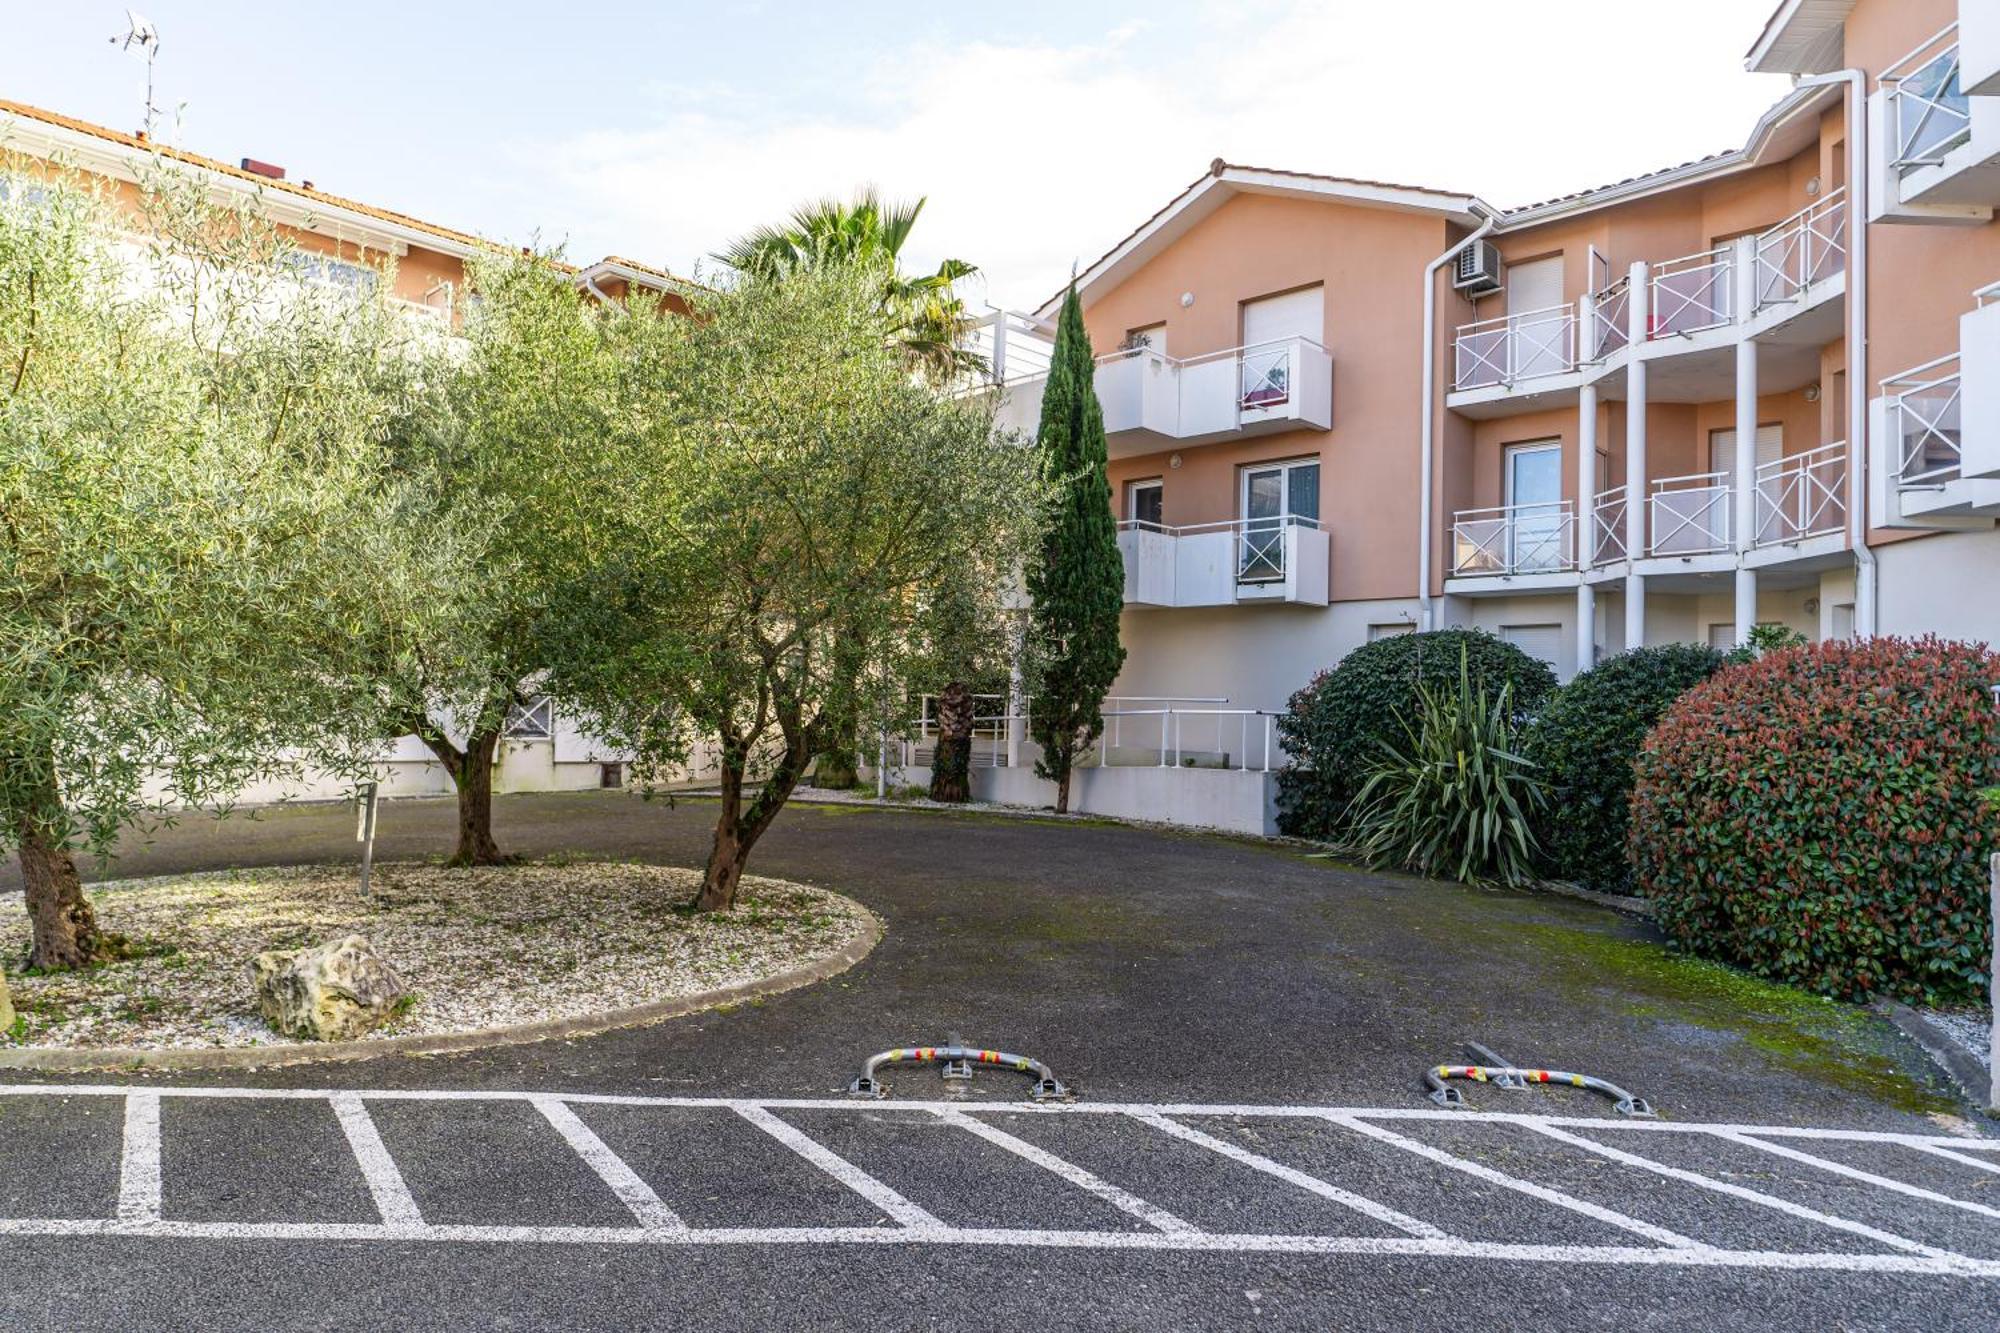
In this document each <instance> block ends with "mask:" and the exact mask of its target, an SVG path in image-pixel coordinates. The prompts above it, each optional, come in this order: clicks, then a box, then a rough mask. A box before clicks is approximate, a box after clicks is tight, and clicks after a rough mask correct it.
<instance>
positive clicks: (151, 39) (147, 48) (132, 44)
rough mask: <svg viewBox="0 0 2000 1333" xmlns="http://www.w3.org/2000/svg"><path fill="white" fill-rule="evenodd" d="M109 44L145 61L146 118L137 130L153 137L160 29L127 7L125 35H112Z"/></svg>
mask: <svg viewBox="0 0 2000 1333" xmlns="http://www.w3.org/2000/svg"><path fill="white" fill-rule="evenodd" d="M111 44H112V45H113V46H117V47H122V48H124V51H125V54H127V55H129V56H132V57H133V58H135V59H138V60H143V61H145V62H146V119H145V124H144V126H143V128H141V130H140V131H139V132H140V133H141V134H143V135H145V137H146V138H148V139H150V138H152V137H153V122H154V121H155V120H157V119H158V118H159V114H160V109H159V108H158V107H156V106H154V105H153V62H154V61H155V60H157V59H158V58H159V55H160V30H159V29H158V28H156V27H154V26H153V24H152V20H150V19H148V18H147V17H146V16H145V15H144V14H140V13H137V12H135V11H133V10H130V9H128V10H126V11H125V35H124V36H123V37H113V38H112V39H111Z"/></svg>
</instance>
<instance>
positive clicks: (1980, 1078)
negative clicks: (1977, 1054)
mask: <svg viewBox="0 0 2000 1333" xmlns="http://www.w3.org/2000/svg"><path fill="white" fill-rule="evenodd" d="M1875 1010H1876V1012H1877V1013H1880V1014H1881V1015H1882V1016H1883V1017H1884V1018H1887V1019H1888V1020H1889V1021H1890V1022H1891V1023H1893V1024H1895V1025H1896V1030H1897V1031H1899V1032H1901V1033H1902V1034H1903V1035H1904V1036H1906V1037H1908V1038H1909V1039H1910V1040H1911V1041H1913V1042H1915V1043H1916V1044H1917V1045H1919V1046H1921V1047H1923V1051H1924V1054H1925V1055H1928V1056H1929V1057H1930V1058H1931V1063H1932V1064H1935V1065H1936V1066H1937V1067H1938V1068H1940V1069H1942V1070H1944V1072H1945V1073H1946V1074H1948V1075H1950V1076H1951V1081H1952V1082H1953V1083H1956V1084H1957V1085H1958V1086H1959V1088H1960V1089H1961V1090H1962V1091H1963V1092H1964V1093H1965V1095H1966V1096H1967V1097H1970V1098H1971V1099H1972V1104H1973V1105H1974V1106H1976V1107H1979V1108H1981V1109H1982V1110H1983V1109H1985V1108H1986V1107H1987V1106H1990V1105H1991V1104H1992V1103H1991V1102H1990V1101H1989V1099H1988V1097H1989V1093H1990V1090H1991V1085H1992V1078H1991V1076H1990V1075H1989V1074H1988V1073H1987V1071H1986V1066H1985V1065H1982V1064H1980V1063H1979V1061H1978V1060H1976V1059H1974V1058H1973V1055H1972V1052H1970V1051H1968V1050H1966V1049H1965V1048H1964V1047H1963V1046H1960V1045H1959V1044H1958V1043H1957V1042H1956V1041H1954V1040H1952V1039H1951V1038H1950V1037H1948V1036H1946V1035H1945V1034H1944V1033H1942V1032H1940V1031H1938V1028H1937V1025H1936V1024H1935V1023H1933V1022H1931V1021H1930V1020H1929V1019H1928V1018H1925V1017H1924V1016H1923V1015H1922V1014H1920V1013H1918V1012H1917V1011H1916V1010H1914V1009H1912V1008H1910V1006H1909V1005H1907V1004H1900V1003H1898V1002H1897V1001H1895V1000H1885V1001H1883V1002H1882V1003H1880V1004H1878V1005H1876V1006H1875Z"/></svg>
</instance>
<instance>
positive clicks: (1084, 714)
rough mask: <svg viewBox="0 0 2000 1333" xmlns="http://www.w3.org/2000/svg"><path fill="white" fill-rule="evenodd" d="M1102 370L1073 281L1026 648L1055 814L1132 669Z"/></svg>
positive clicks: (1032, 716)
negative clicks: (1116, 689)
mask: <svg viewBox="0 0 2000 1333" xmlns="http://www.w3.org/2000/svg"><path fill="white" fill-rule="evenodd" d="M1096 369H1097V366H1096V361H1095V359H1094V358H1093V357H1092V356H1091V353H1090V337H1089V335H1088V334H1087V333H1085V332H1084V327H1083V305H1082V303H1081V302H1079V301H1078V300H1077V298H1076V284H1075V282H1074V281H1072V282H1071V283H1070V289H1069V294H1068V295H1067V296H1065V297H1064V298H1063V307H1062V317H1061V319H1060V320H1059V321H1058V322H1057V324H1056V342H1055V352H1054V355H1053V356H1052V358H1051V360H1050V364H1049V377H1048V383H1047V386H1046V387H1045V388H1044V390H1043V393H1042V421H1041V429H1040V430H1039V432H1038V433H1037V435H1036V447H1037V449H1038V450H1039V454H1040V461H1041V471H1042V480H1043V482H1044V484H1045V486H1046V494H1047V496H1048V500H1047V504H1048V512H1047V514H1046V516H1045V522H1044V526H1043V535H1042V550H1041V560H1040V562H1039V563H1038V564H1036V565H1034V566H1033V567H1032V568H1031V569H1030V570H1029V571H1028V595H1029V597H1030V598H1031V599H1032V601H1033V603H1034V606H1033V610H1032V611H1031V612H1030V615H1029V619H1028V633H1027V642H1026V644H1025V654H1024V655H1025V657H1026V659H1027V660H1026V665H1027V668H1028V676H1029V691H1030V695H1029V704H1028V728H1029V733H1030V734H1031V735H1032V736H1033V737H1034V740H1035V743H1036V744H1037V745H1039V746H1040V747H1041V750H1042V757H1041V758H1040V759H1039V760H1038V761H1036V764H1035V772H1036V773H1037V774H1038V775H1039V776H1041V777H1043V778H1047V779H1049V780H1051V781H1053V782H1054V783H1055V784H1056V810H1057V811H1058V812H1066V811H1067V810H1068V809H1069V778H1070V770H1071V768H1072V766H1073V765H1074V764H1075V762H1076V756H1077V754H1078V753H1079V752H1081V751H1083V750H1084V749H1086V748H1088V747H1089V745H1090V743H1091V742H1092V741H1094V740H1096V739H1097V736H1098V733H1100V732H1101V731H1103V730H1104V714H1103V711H1102V710H1103V705H1104V696H1105V694H1106V693H1107V692H1108V691H1109V690H1110V689H1111V684H1112V682H1113V681H1115V680H1116V679H1117V678H1118V672H1119V669H1120V668H1121V667H1123V666H1124V665H1125V648H1124V645H1122V644H1121V643H1119V641H1118V616H1119V613H1120V612H1121V611H1123V610H1124V607H1125V565H1124V560H1123V557H1121V556H1120V555H1119V552H1118V526H1117V524H1116V522H1114V521H1113V519H1112V517H1111V482H1110V480H1109V479H1108V478H1107V477H1106V476H1105V472H1104V465H1105V457H1106V455H1105V446H1104V409H1103V408H1102V407H1101V406H1100V405H1099V404H1098V401H1097V386H1096V384H1095V382H1094V379H1095V374H1096Z"/></svg>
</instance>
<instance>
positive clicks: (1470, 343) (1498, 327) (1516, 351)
mask: <svg viewBox="0 0 2000 1333" xmlns="http://www.w3.org/2000/svg"><path fill="white" fill-rule="evenodd" d="M1455 346H1456V349H1457V361H1456V367H1455V374H1454V375H1453V378H1452V387H1453V388H1455V389H1483V388H1486V387H1487V386H1489V385H1494V384H1513V383H1516V382H1517V381H1520V380H1527V379H1534V378H1536V377H1537V376H1541V375H1560V374H1562V373H1563V372H1564V371H1566V370H1573V369H1575V367H1576V312H1575V310H1574V309H1572V308H1571V307H1569V306H1567V305H1559V306H1550V307H1549V308H1548V309H1546V310H1531V311H1528V312H1527V313H1525V314H1520V315H1503V316H1501V317H1500V318H1498V319H1483V320H1480V321H1479V322H1478V323H1476V324H1464V325H1460V326H1459V330H1458V338H1457V341H1456V344H1455Z"/></svg>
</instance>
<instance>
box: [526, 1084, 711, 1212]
mask: <svg viewBox="0 0 2000 1333" xmlns="http://www.w3.org/2000/svg"><path fill="white" fill-rule="evenodd" d="M535 1107H536V1109H537V1110H539V1111H540V1112H541V1113H542V1114H543V1115H544V1116H546V1117H547V1118H548V1122H549V1123H550V1124H551V1125H554V1126H555V1127H556V1129H557V1131H558V1132H560V1133H561V1134H562V1136H563V1138H564V1139H566V1140H567V1141H568V1143H569V1146H570V1147H572V1148H574V1149H575V1150H576V1155H577V1156H578V1157H581V1158H582V1159H583V1160H584V1161H585V1162H586V1163H587V1164H588V1165H589V1166H590V1169H591V1170H593V1171H595V1172H596V1173H597V1176H598V1179H600V1180H602V1181H603V1182H604V1183H605V1185H606V1186H608V1187H609V1188H610V1190H611V1192H612V1193H613V1194H615V1195H617V1196H618V1198H619V1200H620V1202H622V1203H623V1204H624V1205H625V1206H626V1208H628V1209H630V1210H631V1213H632V1216H633V1217H635V1218H637V1219H638V1221H639V1225H640V1226H642V1227H665V1228H667V1229H669V1230H678V1231H685V1230H687V1223H685V1222H683V1221H681V1219H680V1216H679V1215H678V1214H677V1213H675V1212H674V1210H673V1209H671V1208H669V1207H667V1205H666V1204H665V1203H664V1202H662V1201H661V1199H660V1196H659V1195H657V1194H655V1193H654V1192H653V1187H652V1186H651V1185H648V1184H647V1183H646V1182H645V1181H643V1180H641V1179H639V1173H638V1172H636V1171H634V1170H633V1169H632V1168H631V1167H629V1166H627V1165H626V1164H625V1159H624V1158H622V1157H620V1156H619V1155H618V1154H617V1153H615V1152H613V1151H611V1149H610V1147H609V1146H608V1145H607V1144H606V1143H605V1142H604V1140H603V1139H600V1138H598V1137H597V1133H596V1131H595V1130H593V1129H591V1127H590V1126H589V1125H586V1124H584V1123H583V1121H581V1120H579V1119H577V1117H576V1112H574V1111H572V1110H570V1109H569V1107H567V1106H565V1105H563V1103H562V1102H561V1100H560V1099H558V1098H555V1097H537V1098H535Z"/></svg>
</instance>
